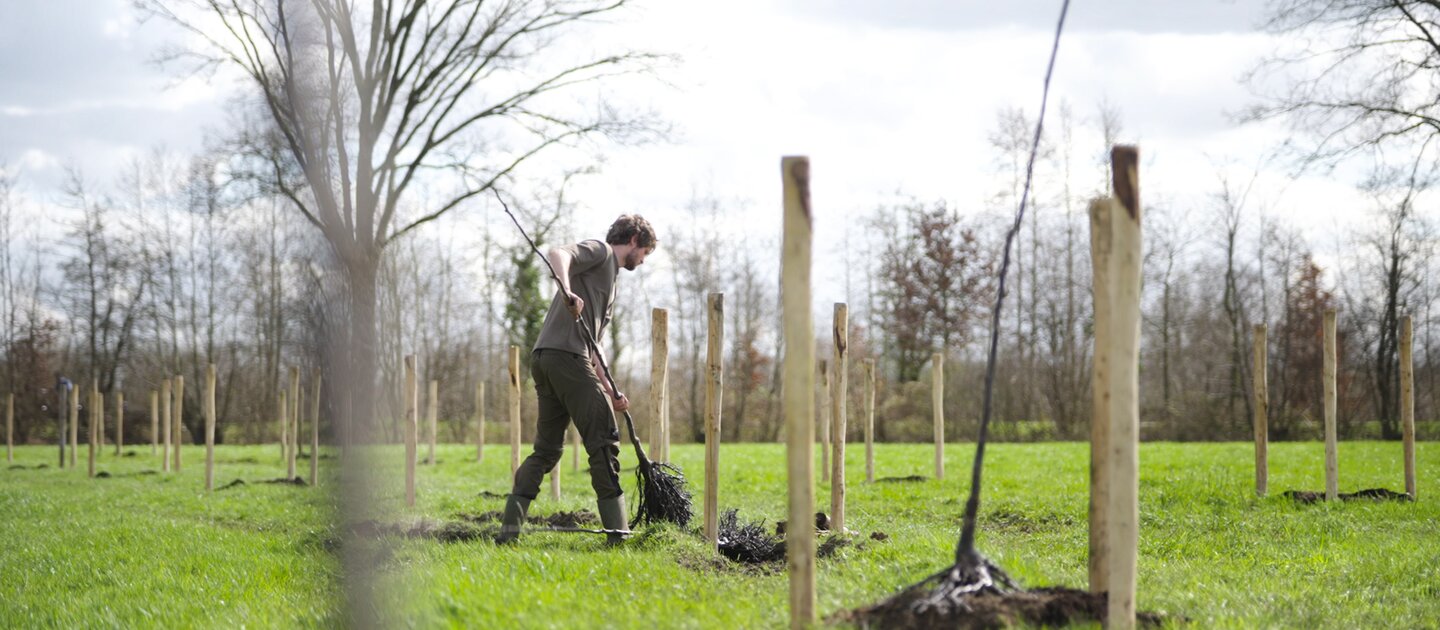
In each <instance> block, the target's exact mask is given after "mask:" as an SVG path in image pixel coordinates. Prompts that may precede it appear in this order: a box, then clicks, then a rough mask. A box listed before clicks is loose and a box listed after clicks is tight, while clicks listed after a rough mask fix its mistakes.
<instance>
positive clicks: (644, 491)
mask: <svg viewBox="0 0 1440 630" xmlns="http://www.w3.org/2000/svg"><path fill="white" fill-rule="evenodd" d="M635 481H636V484H637V485H638V486H639V488H640V492H639V495H640V499H639V501H637V502H636V513H635V518H634V519H632V524H633V525H635V526H640V525H645V524H647V523H648V524H656V523H662V522H670V523H674V524H676V525H679V526H680V527H685V526H686V525H689V524H690V519H691V517H693V516H694V515H695V510H694V506H693V505H692V504H691V502H690V492H689V491H687V490H686V489H685V476H684V475H682V474H681V473H680V469H679V468H676V467H674V466H671V465H670V464H664V463H661V462H653V461H649V460H648V459H642V460H641V461H640V465H639V466H636V467H635Z"/></svg>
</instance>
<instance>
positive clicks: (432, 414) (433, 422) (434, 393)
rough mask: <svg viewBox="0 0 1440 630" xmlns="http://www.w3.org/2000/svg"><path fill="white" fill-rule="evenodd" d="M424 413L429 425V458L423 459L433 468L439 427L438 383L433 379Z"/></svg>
mask: <svg viewBox="0 0 1440 630" xmlns="http://www.w3.org/2000/svg"><path fill="white" fill-rule="evenodd" d="M426 411H427V415H428V416H429V417H428V418H427V420H429V424H430V456H429V457H427V458H425V463H426V464H428V465H430V466H434V465H435V442H436V440H437V439H438V438H437V437H436V434H437V433H438V432H439V431H438V430H439V427H440V421H439V418H440V381H437V380H435V379H433V378H432V379H430V407H429V408H428V409H426Z"/></svg>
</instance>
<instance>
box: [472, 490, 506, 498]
mask: <svg viewBox="0 0 1440 630" xmlns="http://www.w3.org/2000/svg"><path fill="white" fill-rule="evenodd" d="M475 496H477V497H480V498H482V499H503V498H505V497H506V495H503V494H496V493H494V492H491V491H489V490H481V491H480V494H477V495H475Z"/></svg>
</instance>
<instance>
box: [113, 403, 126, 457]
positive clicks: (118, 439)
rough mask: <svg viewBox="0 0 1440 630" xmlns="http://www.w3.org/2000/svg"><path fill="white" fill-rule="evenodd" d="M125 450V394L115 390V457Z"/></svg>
mask: <svg viewBox="0 0 1440 630" xmlns="http://www.w3.org/2000/svg"><path fill="white" fill-rule="evenodd" d="M123 448H125V392H124V391H121V390H120V389H118V388H117V389H116V390H115V456H116V457H119V456H120V449H123Z"/></svg>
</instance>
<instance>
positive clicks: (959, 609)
mask: <svg viewBox="0 0 1440 630" xmlns="http://www.w3.org/2000/svg"><path fill="white" fill-rule="evenodd" d="M926 595H928V588H927V585H926V584H925V583H922V584H919V585H916V586H914V587H911V588H910V589H908V590H906V591H903V592H901V593H899V594H898V595H896V596H894V597H892V598H890V599H887V600H885V601H883V602H880V603H879V604H876V605H874V606H870V607H866V608H859V609H856V610H851V611H844V612H841V613H838V614H836V615H834V616H833V617H831V618H830V619H829V620H828V621H830V622H832V623H840V622H845V623H855V624H859V625H861V626H865V627H876V628H961V629H966V630H981V629H984V630H990V629H996V628H1007V627H1011V626H1016V625H1021V624H1024V625H1027V626H1044V627H1059V626H1066V625H1070V624H1078V623H1095V622H1099V621H1102V620H1104V619H1105V595H1104V594H1103V593H1089V592H1086V591H1081V590H1076V589H1073V588H1065V587H1061V586H1055V587H1045V588H1034V589H1023V590H1021V589H1016V590H1009V591H1004V592H995V591H992V590H985V591H981V592H978V593H975V594H971V595H965V596H962V597H961V598H960V599H959V602H958V603H959V605H957V606H953V607H951V608H949V609H943V610H942V609H938V608H936V607H928V608H925V607H920V606H917V605H916V604H917V603H918V601H919V600H920V599H922V598H924V597H925V596H926ZM1135 617H1136V621H1137V622H1138V624H1139V625H1140V626H1141V627H1149V628H1153V627H1159V626H1160V625H1161V623H1162V621H1163V617H1161V616H1160V615H1158V614H1155V613H1149V612H1137V613H1136V614H1135Z"/></svg>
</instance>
